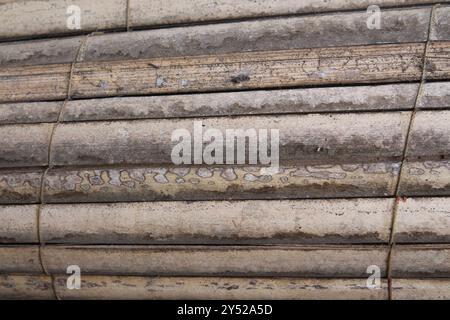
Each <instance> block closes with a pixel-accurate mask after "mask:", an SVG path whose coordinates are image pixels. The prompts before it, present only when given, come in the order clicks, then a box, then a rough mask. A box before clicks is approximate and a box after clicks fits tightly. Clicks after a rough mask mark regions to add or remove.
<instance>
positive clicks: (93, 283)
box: [0, 275, 446, 300]
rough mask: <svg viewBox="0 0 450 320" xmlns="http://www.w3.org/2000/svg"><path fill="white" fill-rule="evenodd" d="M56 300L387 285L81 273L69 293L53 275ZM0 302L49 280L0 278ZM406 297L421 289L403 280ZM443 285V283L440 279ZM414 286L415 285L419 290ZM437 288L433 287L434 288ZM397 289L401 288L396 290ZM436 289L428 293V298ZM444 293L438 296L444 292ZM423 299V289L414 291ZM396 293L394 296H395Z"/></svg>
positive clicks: (42, 291)
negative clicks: (74, 287) (92, 274)
mask: <svg viewBox="0 0 450 320" xmlns="http://www.w3.org/2000/svg"><path fill="white" fill-rule="evenodd" d="M55 278H56V279H55V281H54V284H55V289H56V292H57V294H58V297H59V298H60V299H63V300H64V299H68V300H70V299H122V300H124V299H167V300H168V299H204V300H208V299H370V300H373V299H380V300H381V299H387V297H388V292H387V283H386V281H385V280H381V287H380V288H379V289H376V290H372V289H369V288H367V285H366V279H304V278H255V277H251V278H236V277H226V278H225V277H206V278H205V277H126V276H89V275H82V277H81V288H80V289H79V290H69V289H68V288H67V276H64V275H61V276H56V277H55ZM0 279H1V280H2V281H0V298H8V299H24V298H27V299H31V298H34V299H54V296H53V291H52V282H51V279H50V277H45V276H36V275H0ZM407 281H408V282H407V283H408V292H407V293H405V294H407V295H411V294H414V293H415V292H416V291H415V290H420V289H421V288H422V286H423V285H426V284H432V283H434V282H433V280H425V281H422V282H420V284H418V283H416V282H413V281H411V280H407ZM441 282H442V283H443V284H444V283H445V281H443V280H441ZM418 285H421V287H419V286H418ZM435 288H437V287H435ZM400 289H401V288H400ZM435 292H436V290H434V291H431V290H430V294H434V293H435ZM445 292H446V291H445V290H444V291H443V292H442V293H443V294H445ZM420 293H421V295H423V296H425V297H426V295H427V293H428V291H425V292H424V291H420ZM399 294H400V293H399Z"/></svg>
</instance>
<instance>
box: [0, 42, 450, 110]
mask: <svg viewBox="0 0 450 320" xmlns="http://www.w3.org/2000/svg"><path fill="white" fill-rule="evenodd" d="M424 46H425V45H424V44H422V43H409V44H389V45H371V46H364V47H335V48H317V49H314V48H313V49H296V50H287V51H265V52H246V53H232V54H221V55H214V56H210V55H208V56H191V57H183V58H176V57H175V58H158V59H156V58H155V59H140V60H124V61H108V62H78V63H75V64H74V67H73V75H72V78H71V79H72V80H71V83H72V85H71V96H72V97H73V98H87V97H89V98H91V97H108V96H117V95H136V94H140V95H142V94H155V93H158V94H160V93H182V92H207V91H229V90H238V89H240V90H242V89H261V88H283V87H292V86H306V85H333V84H357V83H378V82H401V81H418V80H420V79H421V76H422V70H421V69H422V55H423V51H424ZM449 54H450V50H449V44H448V42H444V41H442V42H433V43H431V45H430V48H429V50H428V56H427V65H426V72H425V76H426V78H427V79H430V80H445V79H448V78H449V73H450V66H449V64H448V61H449V60H448V57H449ZM70 69H71V68H70V65H69V64H51V65H38V66H25V67H6V68H3V69H2V70H1V72H0V77H1V78H2V79H3V81H2V82H0V101H2V102H15V101H17V102H19V101H30V100H54V99H64V98H65V97H66V95H67V89H68V88H67V87H68V82H69V73H70Z"/></svg>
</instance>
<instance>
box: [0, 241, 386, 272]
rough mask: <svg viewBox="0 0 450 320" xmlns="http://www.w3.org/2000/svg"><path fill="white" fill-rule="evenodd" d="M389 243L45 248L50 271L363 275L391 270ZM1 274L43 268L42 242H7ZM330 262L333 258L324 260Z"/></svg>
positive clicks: (0, 262) (1, 250)
mask: <svg viewBox="0 0 450 320" xmlns="http://www.w3.org/2000/svg"><path fill="white" fill-rule="evenodd" d="M388 251H389V247H388V246H387V245H384V246H373V245H372V246H369V245H366V246H362V245H358V246H356V245H355V246H350V245H334V246H331V245H326V246H265V247H264V246H256V247H252V246H185V245H180V246H138V245H133V246H127V245H120V246H111V245H108V246H90V245H83V246H62V245H46V246H44V247H42V248H41V254H42V259H43V261H44V264H45V267H46V270H48V272H50V273H51V274H64V273H66V269H67V267H68V266H70V265H78V266H79V267H80V268H81V272H82V273H84V274H96V275H104V274H107V275H155V276H165V275H166V276H169V275H170V276H174V275H181V276H212V275H220V276H301V277H328V278H332V277H338V278H339V277H357V278H358V277H362V278H367V273H366V270H367V267H368V266H370V265H377V266H379V267H380V269H381V274H382V275H384V274H385V266H386V259H387V255H388ZM0 256H1V258H2V259H0V273H42V269H41V266H40V264H39V260H38V246H24V245H21V246H1V247H0ZM324 261H327V263H324Z"/></svg>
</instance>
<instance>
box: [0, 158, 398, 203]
mask: <svg viewBox="0 0 450 320" xmlns="http://www.w3.org/2000/svg"><path fill="white" fill-rule="evenodd" d="M399 168H400V163H399V162H394V163H389V162H371V163H351V164H328V165H319V166H301V165H299V166H281V167H280V170H279V172H277V173H273V172H263V171H261V167H259V168H258V167H249V166H242V167H241V166H205V165H203V166H196V167H193V166H191V167H187V166H179V167H174V166H172V167H156V166H140V167H120V166H119V167H105V166H100V167H97V168H96V167H91V168H66V167H64V168H60V169H50V170H49V171H48V172H47V174H46V175H45V178H44V179H45V181H44V188H43V200H44V201H45V202H49V203H65V202H118V201H127V202H128V201H153V200H222V199H290V198H294V199H296V198H318V197H319V198H320V197H325V198H330V197H358V196H360V197H366V196H368V195H369V196H373V197H376V196H387V195H393V194H394V191H395V183H396V181H397V177H398V171H399ZM43 172H44V170H42V169H30V170H26V169H20V170H16V169H14V170H0V177H1V178H0V195H1V197H0V201H1V203H17V204H21V203H37V202H39V201H40V197H39V196H40V189H41V181H42V176H43Z"/></svg>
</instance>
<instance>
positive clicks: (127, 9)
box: [125, 0, 131, 32]
mask: <svg viewBox="0 0 450 320" xmlns="http://www.w3.org/2000/svg"><path fill="white" fill-rule="evenodd" d="M126 6H127V7H126V9H125V14H126V16H125V23H126V27H127V32H128V31H130V30H131V29H130V0H127V4H126Z"/></svg>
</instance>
